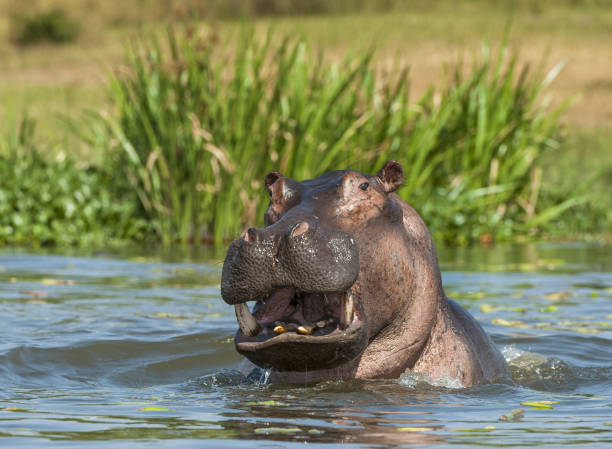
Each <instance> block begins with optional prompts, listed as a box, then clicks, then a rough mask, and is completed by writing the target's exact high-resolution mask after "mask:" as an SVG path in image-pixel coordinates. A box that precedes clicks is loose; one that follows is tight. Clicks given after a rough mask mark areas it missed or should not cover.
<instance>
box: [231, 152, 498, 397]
mask: <svg viewBox="0 0 612 449" xmlns="http://www.w3.org/2000/svg"><path fill="white" fill-rule="evenodd" d="M402 181H403V170H402V167H401V166H400V165H399V164H398V163H397V162H393V161H391V162H388V163H387V164H385V166H384V167H383V168H382V169H381V171H380V172H379V173H378V174H377V175H376V176H371V175H363V174H361V173H358V172H355V171H350V170H344V171H335V172H330V173H327V174H325V175H322V176H320V177H318V178H316V179H313V180H309V181H304V182H296V181H293V180H291V179H289V178H285V177H282V176H281V175H280V174H278V173H271V174H269V175H268V176H267V177H266V186H267V188H268V191H269V193H270V198H271V199H270V206H269V208H268V211H267V212H266V227H265V228H263V229H260V230H256V229H249V231H247V233H246V234H245V236H244V237H243V238H241V239H238V240H235V241H234V242H232V244H231V245H230V248H229V250H228V254H227V257H226V260H225V264H224V267H223V278H222V283H221V292H222V296H223V299H224V300H225V301H226V302H228V303H229V304H234V305H236V313H237V317H238V321H239V324H240V330H238V332H237V334H236V338H235V342H236V348H237V350H238V351H239V352H240V353H241V354H243V355H245V356H246V357H247V358H248V359H249V360H251V361H252V362H254V363H255V364H257V365H259V366H262V367H266V368H272V375H271V379H272V381H276V382H285V383H306V382H318V381H323V380H331V379H351V378H396V377H399V376H400V375H401V374H402V373H404V372H405V371H407V370H410V371H412V372H418V373H424V374H426V375H428V376H429V377H430V378H432V379H439V378H445V379H457V380H458V381H460V382H461V384H462V385H463V386H466V387H467V386H471V385H479V384H483V383H488V382H491V380H493V379H495V378H501V377H507V376H508V368H507V365H506V363H505V361H504V358H503V357H502V355H501V354H500V352H499V351H498V350H497V348H496V347H495V345H494V344H493V343H492V342H491V340H490V339H489V337H488V336H487V335H486V333H485V332H484V331H483V329H482V328H481V327H480V325H479V324H478V323H477V322H476V321H475V320H474V318H473V317H472V316H471V315H469V314H468V312H467V311H465V310H464V309H462V308H461V307H460V306H459V305H457V304H456V303H454V302H452V301H450V300H448V299H447V298H446V295H445V294H444V291H443V289H442V281H441V276H440V270H439V267H438V260H437V255H436V251H435V248H434V245H433V242H432V239H431V235H430V233H429V231H428V230H427V227H426V226H425V224H424V223H423V221H422V220H421V218H420V217H419V215H418V214H417V213H416V212H415V211H414V209H412V208H411V207H410V206H409V205H408V204H407V203H405V202H404V201H403V200H402V199H400V198H399V196H397V195H396V194H395V193H392V192H393V191H395V190H396V189H397V188H398V187H399V186H400V185H401V183H402ZM247 301H256V305H255V308H254V311H253V312H252V313H251V312H250V311H249V310H248V309H247V308H246V306H245V303H246V302H247Z"/></svg>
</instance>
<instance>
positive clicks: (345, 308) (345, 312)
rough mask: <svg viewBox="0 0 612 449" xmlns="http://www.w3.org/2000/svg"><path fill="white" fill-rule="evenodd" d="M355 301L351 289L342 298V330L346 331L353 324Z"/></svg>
mask: <svg viewBox="0 0 612 449" xmlns="http://www.w3.org/2000/svg"><path fill="white" fill-rule="evenodd" d="M354 308H355V299H354V297H353V292H352V291H351V289H349V290H347V292H346V293H345V294H344V296H343V298H342V312H341V314H340V328H341V329H346V328H347V327H348V326H349V325H350V324H351V323H352V322H353V309H354Z"/></svg>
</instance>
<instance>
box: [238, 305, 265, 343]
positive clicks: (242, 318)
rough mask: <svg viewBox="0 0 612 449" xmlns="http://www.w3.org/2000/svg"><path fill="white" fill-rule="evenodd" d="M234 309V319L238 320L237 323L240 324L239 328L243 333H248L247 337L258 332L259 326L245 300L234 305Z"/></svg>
mask: <svg viewBox="0 0 612 449" xmlns="http://www.w3.org/2000/svg"><path fill="white" fill-rule="evenodd" d="M234 308H235V310H236V319H237V320H238V325H239V326H240V330H242V333H243V334H244V335H248V336H249V337H253V336H255V335H257V334H258V333H259V331H260V330H261V328H260V327H259V323H257V320H256V319H255V317H254V316H253V315H252V314H251V311H250V310H249V307H248V306H247V305H246V303H245V302H243V303H241V304H236V305H235V306H234Z"/></svg>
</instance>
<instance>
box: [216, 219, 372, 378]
mask: <svg viewBox="0 0 612 449" xmlns="http://www.w3.org/2000/svg"><path fill="white" fill-rule="evenodd" d="M358 275H359V249H358V246H357V243H356V242H355V239H354V238H353V237H352V236H351V235H349V234H348V233H346V232H343V231H342V230H340V229H334V228H331V227H328V226H323V225H321V223H320V222H319V221H318V220H317V219H316V218H314V217H309V218H307V219H300V220H290V219H283V220H280V221H279V222H277V223H275V224H273V225H270V226H268V227H266V228H263V229H253V228H251V229H249V230H248V231H247V232H246V234H245V235H244V237H242V238H240V239H237V240H234V241H233V242H232V243H231V245H230V247H229V249H228V252H227V255H226V258H225V263H224V265H223V274H222V280H221V295H222V297H223V299H224V300H225V301H226V302H227V303H228V304H232V305H234V306H235V308H236V317H237V319H238V323H239V326H240V329H239V330H238V331H237V333H236V336H235V343H236V349H237V350H238V352H240V353H241V354H242V355H244V356H245V357H247V358H248V359H249V360H251V361H252V362H253V363H255V364H256V365H259V366H262V367H265V368H274V369H276V370H278V371H305V370H314V369H325V368H333V367H335V366H338V365H340V364H342V363H346V362H347V361H349V360H352V359H354V358H355V357H357V356H358V355H359V354H360V353H361V352H362V351H363V349H364V348H365V347H366V345H367V334H366V332H365V331H364V328H363V326H362V322H361V314H360V310H359V307H358V306H359V304H358V301H356V300H355V295H354V293H353V291H352V290H351V287H352V286H353V285H354V284H355V281H356V280H357V277H358ZM248 301H256V304H255V307H254V308H253V311H252V312H251V311H250V310H249V308H248V306H247V305H246V303H247V302H248Z"/></svg>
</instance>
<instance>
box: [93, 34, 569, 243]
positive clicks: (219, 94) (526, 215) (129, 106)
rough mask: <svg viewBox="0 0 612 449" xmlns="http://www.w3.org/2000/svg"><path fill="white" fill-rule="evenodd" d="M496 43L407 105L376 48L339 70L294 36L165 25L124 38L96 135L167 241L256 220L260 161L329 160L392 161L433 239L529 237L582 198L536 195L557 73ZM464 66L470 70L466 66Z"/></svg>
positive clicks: (553, 120) (550, 143)
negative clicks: (229, 34) (121, 60)
mask: <svg viewBox="0 0 612 449" xmlns="http://www.w3.org/2000/svg"><path fill="white" fill-rule="evenodd" d="M506 53H507V49H506V47H505V46H503V47H502V48H501V49H500V50H499V52H498V54H497V55H496V56H495V57H491V56H490V54H489V49H488V48H487V47H486V46H483V50H482V52H481V55H480V56H479V57H478V58H474V61H473V64H472V66H471V67H470V68H469V70H465V67H463V66H461V65H459V64H458V65H457V66H456V67H454V68H452V69H451V70H450V71H449V75H450V76H449V81H448V84H447V85H446V86H443V87H442V88H441V89H439V90H436V89H434V88H432V89H430V90H429V92H428V93H427V94H426V95H424V96H423V97H422V98H420V99H419V100H418V101H416V102H411V101H410V99H409V77H408V73H407V71H406V70H404V69H402V68H401V67H398V70H396V71H395V72H394V75H388V76H382V75H380V73H379V72H378V71H377V70H376V69H375V67H374V64H373V63H372V54H371V53H365V54H363V55H357V56H351V57H347V58H346V59H345V60H344V61H342V62H340V63H338V64H336V63H332V62H329V61H328V60H327V59H326V58H325V57H324V55H322V54H315V53H314V52H313V51H312V50H311V49H309V48H308V47H307V45H306V43H305V42H304V41H301V40H299V39H291V38H287V39H284V40H282V41H277V40H275V39H273V38H272V35H271V34H270V33H269V34H268V35H267V36H266V37H265V38H262V39H258V38H257V37H256V36H255V35H254V34H253V33H252V32H250V31H248V30H243V31H242V33H241V35H240V36H239V37H238V39H236V42H235V44H234V47H233V48H231V47H230V45H229V44H226V43H219V42H218V41H217V39H216V37H215V36H214V35H212V34H206V33H200V32H196V33H193V32H192V33H187V34H179V33H175V32H174V31H172V30H169V32H168V34H167V36H166V37H165V39H164V40H163V44H162V42H160V41H159V40H158V39H157V38H156V37H152V38H150V39H144V40H140V41H137V42H136V43H134V44H133V45H132V46H131V47H130V49H129V52H128V59H127V65H126V67H125V68H124V69H123V70H120V71H117V72H116V73H115V74H114V75H113V77H112V80H111V83H112V99H113V103H114V109H113V110H112V112H110V113H108V114H106V115H103V116H101V117H102V121H103V125H104V127H103V129H104V132H103V133H101V134H99V135H98V142H99V143H100V144H102V145H104V146H105V147H107V148H109V149H110V152H111V154H114V155H117V154H119V155H120V158H119V166H118V169H120V170H124V172H125V174H126V176H127V177H128V179H129V180H130V182H131V184H132V186H133V187H134V189H135V190H136V192H137V193H138V196H139V198H140V202H141V204H142V207H143V210H144V211H145V214H146V216H147V217H149V219H151V220H153V222H154V223H156V229H157V232H158V233H159V235H160V236H161V238H162V240H163V241H164V242H166V243H169V242H171V241H175V240H180V241H183V242H187V241H191V240H193V241H199V240H201V239H203V238H204V239H206V238H213V239H214V240H215V242H221V241H223V240H224V239H227V238H231V237H234V236H236V235H237V234H238V233H239V232H240V231H241V230H242V229H244V227H246V226H251V225H253V224H254V223H261V217H262V213H263V210H264V209H265V207H266V205H267V198H266V196H265V193H264V189H263V187H262V184H261V180H262V179H263V176H264V175H265V174H266V173H267V172H268V171H270V170H279V171H281V172H282V173H283V174H285V175H286V176H289V177H293V178H296V179H305V178H309V177H313V176H316V175H318V174H321V173H323V172H325V171H328V170H332V169H338V168H346V167H350V168H354V169H357V170H360V171H363V172H368V173H373V172H376V171H377V170H378V168H380V166H382V164H383V163H384V161H385V160H387V159H395V160H398V161H400V162H401V163H402V164H403V165H404V169H405V172H406V182H405V186H404V188H403V189H402V190H401V191H400V195H401V196H402V197H403V198H404V199H406V200H407V201H408V202H409V203H411V204H412V205H413V206H415V207H416V209H417V210H419V211H420V212H421V213H422V215H423V216H424V218H425V221H426V222H427V223H428V224H429V225H430V227H431V228H432V230H433V231H434V232H435V234H436V236H437V237H438V238H441V239H444V240H447V241H451V242H464V241H470V240H473V239H475V238H478V237H479V236H482V235H488V234H491V235H493V236H497V237H504V236H510V235H514V234H515V233H517V232H521V233H522V232H527V231H528V230H529V229H532V228H537V227H541V226H543V225H545V224H546V223H547V222H549V221H550V220H552V219H553V218H554V217H556V216H557V215H558V214H560V213H561V212H563V211H564V210H565V209H566V208H568V207H571V206H572V205H574V204H576V203H577V202H578V201H579V200H578V199H575V198H569V199H567V201H565V202H562V203H559V204H553V205H551V207H549V208H547V209H545V210H542V208H541V207H540V204H539V203H538V197H539V191H540V184H541V179H542V176H543V174H542V173H543V168H542V167H541V166H540V165H539V160H540V157H541V154H542V153H543V152H544V151H545V150H546V149H549V148H555V147H556V146H557V131H558V116H559V114H560V112H561V111H562V110H563V108H564V106H561V107H558V108H556V109H550V108H549V107H548V106H547V104H546V102H545V101H543V100H544V98H543V95H542V93H543V92H544V91H545V89H546V87H547V85H548V84H549V83H550V82H551V81H552V79H553V78H554V77H555V76H556V74H557V73H558V70H559V67H555V69H553V71H552V72H550V73H548V74H545V73H542V72H541V71H538V72H537V73H535V74H533V75H531V74H529V73H528V70H527V67H518V66H517V58H516V55H508V54H506ZM466 72H467V75H464V74H465V73H466Z"/></svg>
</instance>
